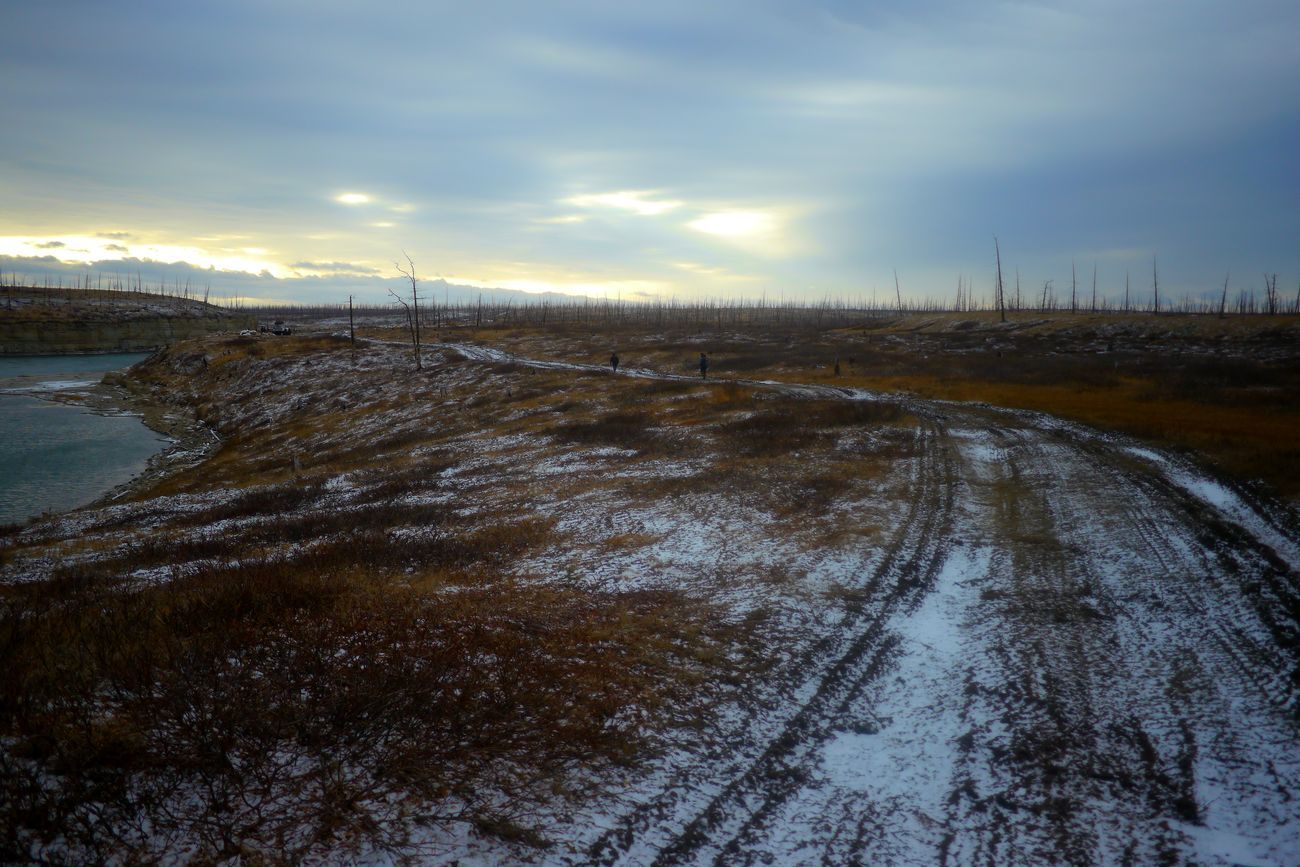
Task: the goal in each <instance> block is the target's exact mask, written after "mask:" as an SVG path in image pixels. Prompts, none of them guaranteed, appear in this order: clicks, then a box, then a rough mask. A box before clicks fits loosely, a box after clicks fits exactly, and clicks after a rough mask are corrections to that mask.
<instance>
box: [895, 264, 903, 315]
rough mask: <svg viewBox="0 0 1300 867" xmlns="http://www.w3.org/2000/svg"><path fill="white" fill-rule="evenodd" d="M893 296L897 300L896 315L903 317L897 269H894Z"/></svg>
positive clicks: (901, 292)
mask: <svg viewBox="0 0 1300 867" xmlns="http://www.w3.org/2000/svg"><path fill="white" fill-rule="evenodd" d="M894 295H895V296H896V297H897V298H898V315H900V316H902V315H903V290H901V289H899V288H898V269H897V268H895V269H894Z"/></svg>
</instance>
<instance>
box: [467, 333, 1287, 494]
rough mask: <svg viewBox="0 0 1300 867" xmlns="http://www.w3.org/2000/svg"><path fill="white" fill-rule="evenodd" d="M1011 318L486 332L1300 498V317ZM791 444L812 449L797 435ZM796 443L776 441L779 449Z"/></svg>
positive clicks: (738, 395) (543, 347) (506, 341)
mask: <svg viewBox="0 0 1300 867" xmlns="http://www.w3.org/2000/svg"><path fill="white" fill-rule="evenodd" d="M996 319H997V317H996V314H991V313H970V314H925V315H919V314H918V315H914V316H904V317H893V318H887V319H883V320H878V321H873V322H869V323H867V324H865V325H864V326H863V327H860V328H842V329H837V330H832V331H819V330H816V329H811V328H806V327H805V328H797V327H793V326H792V327H790V328H787V329H785V330H784V331H783V330H781V329H780V328H776V327H773V328H769V329H767V330H763V331H757V332H754V333H751V334H744V335H738V334H729V333H709V332H697V333H693V334H688V333H684V332H683V333H679V334H667V335H665V334H657V335H646V334H637V333H632V332H629V333H619V332H617V331H615V332H612V333H611V334H602V335H597V336H591V335H586V336H584V335H580V334H575V333H573V331H572V330H564V331H560V332H558V333H550V332H547V331H544V330H542V329H537V328H533V329H513V330H502V331H499V332H498V331H489V330H482V331H479V332H476V336H478V337H479V338H481V339H483V340H485V341H486V342H489V343H495V344H497V345H502V346H504V347H506V348H508V349H512V350H514V351H517V352H519V353H521V354H524V355H531V356H535V357H544V358H563V359H566V360H573V361H588V362H590V361H597V360H599V357H600V354H601V353H602V352H605V353H606V354H607V352H608V350H607V349H605V346H606V345H607V344H608V343H609V342H610V341H611V340H613V339H617V341H618V343H619V347H620V354H621V355H622V357H623V360H624V363H625V364H627V365H637V366H649V367H653V368H656V369H659V370H664V371H668V372H690V371H691V370H693V364H694V360H695V359H696V358H698V353H699V352H700V351H706V352H709V353H710V357H711V366H710V375H711V376H714V377H717V378H718V380H721V383H715V386H714V387H715V388H716V389H717V391H715V392H714V394H715V398H714V399H716V400H717V401H718V402H720V403H723V404H726V403H737V402H738V401H743V400H744V397H743V393H744V392H745V389H744V388H743V387H741V386H737V385H735V384H734V383H732V384H726V380H727V379H734V378H740V377H744V378H764V379H777V380H785V381H789V382H800V383H806V382H815V383H824V384H836V385H845V386H858V387H863V388H869V389H872V390H876V391H884V392H891V391H897V392H910V393H914V394H918V395H921V396H924V397H933V398H941V399H949V400H966V401H982V402H987V403H990V404H994V405H997V406H1006V407H1013V408H1022V409H1032V410H1039V411H1043V412H1049V413H1053V414H1056V415H1060V416H1062V417H1064V418H1069V419H1074V420H1077V421H1081V422H1084V423H1086V424H1090V425H1094V426H1097V427H1100V428H1103V429H1108V430H1116V431H1120V432H1123V433H1127V434H1131V435H1134V436H1138V437H1142V438H1144V439H1148V440H1151V441H1153V442H1155V443H1157V444H1160V445H1165V446H1171V447H1174V448H1179V449H1185V450H1190V451H1193V452H1196V453H1198V454H1200V455H1203V456H1205V457H1207V458H1208V459H1209V460H1210V461H1212V462H1213V463H1215V464H1216V465H1217V466H1218V467H1219V468H1220V469H1222V470H1223V471H1226V472H1228V473H1230V474H1232V475H1235V476H1237V477H1240V478H1243V479H1258V480H1263V481H1265V482H1267V483H1268V484H1269V485H1271V486H1272V487H1273V488H1274V489H1275V490H1276V491H1277V492H1278V493H1279V494H1281V495H1282V496H1284V497H1287V498H1290V499H1292V500H1295V499H1297V498H1300V438H1297V437H1296V435H1295V431H1296V430H1300V354H1298V353H1297V349H1296V347H1297V327H1300V318H1297V317H1296V316H1291V315H1288V316H1277V317H1266V316H1254V317H1252V316H1244V317H1229V318H1227V319H1224V320H1220V319H1217V318H1216V317H1212V316H1187V315H1180V316H1175V315H1167V316H1159V317H1152V316H1145V315H1128V316H1125V315H1122V314H1087V313H1079V314H1073V315H1072V314H1068V313H1060V312H1057V313H1053V314H1047V315H1045V314H1041V313H1031V312H1025V313H1020V314H1012V315H1011V317H1010V319H1011V323H1010V328H1009V329H1008V328H1004V327H1002V326H1001V325H1000V324H999V323H998V322H997V321H996ZM836 361H839V363H840V375H839V376H836V375H835V373H834V364H835V362H836ZM754 424H755V425H756V426H761V423H760V422H755V423H754ZM739 427H740V428H743V427H744V425H743V424H740V425H739ZM756 433H757V435H758V436H759V437H760V438H761V437H762V436H764V434H762V432H761V431H757V432H756ZM775 435H776V434H775V433H774V434H773V436H775ZM787 439H788V440H789V442H788V443H787V445H789V446H790V447H798V438H797V436H796V435H795V434H790V435H789V437H787ZM781 447H782V446H781V444H779V443H777V442H776V441H775V440H773V442H772V445H771V449H772V450H773V451H774V452H775V451H779V449H780V448H781Z"/></svg>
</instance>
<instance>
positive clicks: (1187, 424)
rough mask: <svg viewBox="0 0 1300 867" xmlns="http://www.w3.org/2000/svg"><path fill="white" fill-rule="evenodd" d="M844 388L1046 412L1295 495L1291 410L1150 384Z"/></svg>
mask: <svg viewBox="0 0 1300 867" xmlns="http://www.w3.org/2000/svg"><path fill="white" fill-rule="evenodd" d="M852 384H854V385H859V386H862V387H865V388H871V389H875V390H878V391H899V392H910V393H913V394H917V395H920V396H922V397H930V398H939V399H943V400H960V401H980V402H984V403H989V404H993V405H995V406H1005V407H1013V408H1017V409H1030V410H1037V411H1040V412H1046V413H1051V414H1052V415H1057V416H1060V417H1062V418H1068V419H1073V420H1075V421H1080V422H1083V423H1085V424H1088V425H1092V426H1094V427H1099V428H1102V429H1106V430H1114V431H1119V432H1122V433H1126V434H1130V435H1132V436H1137V437H1140V438H1143V439H1147V440H1150V441H1153V442H1156V443H1160V444H1163V445H1169V446H1173V447H1176V448H1181V449H1187V450H1190V451H1194V452H1198V453H1200V454H1203V455H1205V456H1207V457H1209V458H1210V459H1211V460H1212V461H1213V462H1215V463H1216V464H1218V465H1219V466H1220V467H1222V468H1223V469H1224V470H1226V471H1227V472H1229V473H1231V474H1233V475H1236V476H1240V477H1245V478H1257V479H1263V480H1265V481H1268V482H1269V483H1271V484H1272V485H1273V486H1274V487H1275V488H1276V489H1277V491H1278V492H1279V493H1280V494H1282V495H1283V496H1285V497H1289V498H1295V497H1297V496H1300V435H1298V434H1297V432H1298V431H1300V410H1298V409H1296V408H1294V407H1280V406H1279V407H1272V406H1267V405H1264V406H1260V405H1253V406H1252V405H1223V404H1216V403H1202V402H1196V401H1191V400H1186V399H1173V398H1167V397H1161V396H1159V394H1158V392H1159V389H1158V386H1157V384H1156V383H1153V382H1152V381H1150V380H1141V379H1135V378H1125V379H1123V380H1121V382H1120V384H1119V385H1118V386H1115V387H1110V388H1100V387H1095V386H1074V385H1034V384H1019V383H1009V382H988V381H981V380H967V379H940V378H938V377H934V376H894V377H886V378H872V377H855V378H854V379H853V380H852Z"/></svg>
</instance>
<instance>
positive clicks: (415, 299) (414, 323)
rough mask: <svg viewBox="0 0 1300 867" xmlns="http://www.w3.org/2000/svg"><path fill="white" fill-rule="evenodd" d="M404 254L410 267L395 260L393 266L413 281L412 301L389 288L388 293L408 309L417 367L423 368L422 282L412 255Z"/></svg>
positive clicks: (407, 320) (412, 346)
mask: <svg viewBox="0 0 1300 867" xmlns="http://www.w3.org/2000/svg"><path fill="white" fill-rule="evenodd" d="M402 255H403V256H406V264H407V266H408V267H407V268H403V267H402V266H401V264H400V263H398V262H394V263H393V267H394V268H396V269H397V273H399V274H401V275H402V276H403V277H405V278H406V279H407V280H409V281H411V303H410V304H407V303H406V301H404V300H403V299H402V297H401V296H400V295H398V294H397V293H396V292H394V291H393V290H392V289H389V290H388V294H389V295H392V296H393V297H394V298H396V299H397V303H398V304H401V305H402V308H403V309H404V310H405V311H406V323H407V325H408V326H410V329H411V348H412V349H413V350H414V352H415V369H416V370H423V369H424V368H423V366H422V365H421V364H420V294H419V285H420V282H419V280H418V279H416V276H415V263H414V262H412V261H411V257H410V255H409V254H408V253H407V252H406V251H405V250H403V251H402Z"/></svg>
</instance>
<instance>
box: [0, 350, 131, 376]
mask: <svg viewBox="0 0 1300 867" xmlns="http://www.w3.org/2000/svg"><path fill="white" fill-rule="evenodd" d="M148 357H149V353H147V352H115V353H113V354H111V355H15V356H0V380H6V379H14V378H15V377H20V376H21V377H29V376H31V377H50V376H63V375H66V374H73V373H77V374H86V375H87V376H88V377H89V375H90V374H104V373H107V372H108V371H110V370H122V369H124V368H127V367H130V366H131V365H133V364H135V363H136V362H137V361H143V360H144V359H146V358H148ZM93 378H94V379H98V378H99V377H98V376H95V377H93Z"/></svg>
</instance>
